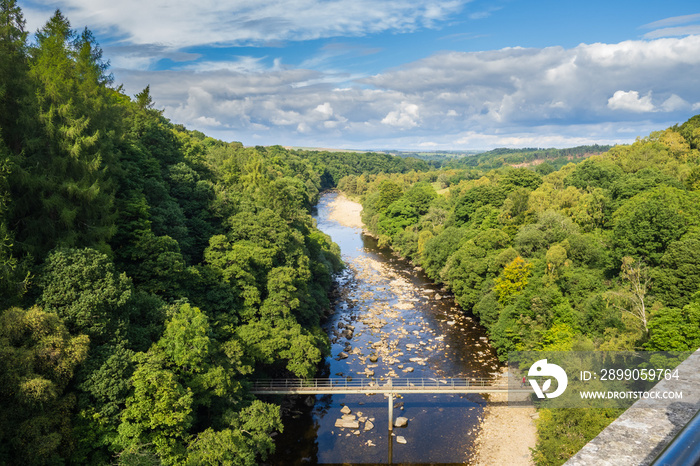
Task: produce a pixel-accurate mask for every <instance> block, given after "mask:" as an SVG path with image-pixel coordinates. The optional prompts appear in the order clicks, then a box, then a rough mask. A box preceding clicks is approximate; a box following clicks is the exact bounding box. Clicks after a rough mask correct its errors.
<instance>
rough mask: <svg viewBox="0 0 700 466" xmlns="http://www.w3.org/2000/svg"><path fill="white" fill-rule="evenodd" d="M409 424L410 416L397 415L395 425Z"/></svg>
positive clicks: (404, 425) (403, 425)
mask: <svg viewBox="0 0 700 466" xmlns="http://www.w3.org/2000/svg"><path fill="white" fill-rule="evenodd" d="M407 425H408V418H405V417H397V418H396V420H395V421H394V427H406V426H407Z"/></svg>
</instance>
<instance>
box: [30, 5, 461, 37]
mask: <svg viewBox="0 0 700 466" xmlns="http://www.w3.org/2000/svg"><path fill="white" fill-rule="evenodd" d="M466 1H467V0H393V1H387V2H375V1H373V0H353V1H352V2H348V1H343V0H325V1H323V0H237V1H235V2H231V1H226V0H201V1H199V2H193V1H190V0H170V1H168V2H167V5H165V4H164V3H163V2H149V1H146V2H144V1H142V0H121V1H113V0H63V1H61V2H60V7H61V9H62V10H63V12H64V13H65V14H66V16H67V17H68V18H70V19H71V22H72V23H73V25H74V26H79V27H82V25H87V24H89V25H90V28H91V29H93V30H96V31H99V32H100V33H101V34H106V33H109V34H110V35H113V36H116V37H120V38H122V39H123V40H124V41H125V42H128V43H131V44H140V45H143V44H158V45H163V46H167V47H172V48H181V47H187V46H195V45H203V44H222V45H223V44H228V45H235V44H249V43H256V44H257V43H269V42H272V41H279V40H309V39H318V38H324V37H338V36H362V35H365V34H368V33H375V32H382V31H402V32H405V31H413V30H416V29H418V28H423V27H432V26H434V24H435V23H436V22H437V21H443V20H446V19H448V18H449V17H450V16H451V15H453V14H455V13H457V12H459V11H460V10H461V9H462V7H463V5H464V3H466ZM42 4H43V5H45V6H46V9H51V10H53V9H54V8H55V7H56V1H55V0H37V1H35V2H34V8H33V9H32V10H31V11H30V13H31V20H32V21H31V24H41V23H42V21H40V20H39V18H38V17H39V16H40V14H41V10H40V9H39V8H38V6H39V5H42ZM25 11H26V10H25ZM45 11H46V10H44V12H43V14H44V15H45V16H44V19H43V21H45V20H46V19H48V15H50V14H51V12H52V11H51V12H49V13H48V15H47V13H45Z"/></svg>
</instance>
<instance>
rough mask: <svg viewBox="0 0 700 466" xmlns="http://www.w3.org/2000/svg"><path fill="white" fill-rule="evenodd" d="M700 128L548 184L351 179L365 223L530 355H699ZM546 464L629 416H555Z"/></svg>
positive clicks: (513, 179)
mask: <svg viewBox="0 0 700 466" xmlns="http://www.w3.org/2000/svg"><path fill="white" fill-rule="evenodd" d="M699 149H700V115H698V116H695V117H693V118H691V119H690V120H688V121H687V122H685V123H683V124H681V125H676V126H674V127H672V128H668V129H666V130H664V131H658V132H654V133H652V134H650V135H649V136H648V137H645V138H640V139H638V140H637V141H636V142H634V143H633V144H631V145H627V146H615V147H613V148H611V149H610V150H608V151H607V152H606V153H604V154H602V155H597V156H590V157H588V158H585V159H583V161H580V162H579V163H577V164H574V163H569V164H567V165H565V166H563V167H562V168H561V169H560V170H557V171H548V172H547V173H543V172H541V171H540V170H538V169H537V168H538V167H541V166H542V165H538V166H537V167H527V168H525V167H521V168H513V167H509V166H501V167H500V168H498V169H494V170H485V169H472V170H468V171H459V170H454V169H453V170H443V171H440V172H425V173H413V174H408V175H405V174H395V175H377V176H371V177H362V176H360V177H357V176H348V177H346V178H344V179H342V180H341V181H340V183H339V187H340V188H341V189H343V190H345V191H346V192H348V193H350V194H352V195H355V196H359V197H360V198H361V201H362V203H363V206H364V210H363V220H364V222H365V224H366V225H367V227H368V229H369V230H370V231H371V232H372V233H373V234H375V235H376V236H377V237H378V238H379V241H380V244H385V245H389V246H391V247H392V248H394V250H396V251H398V252H399V253H400V254H401V255H402V256H404V257H406V258H409V259H410V260H411V261H413V262H414V263H415V264H417V265H420V266H421V267H422V268H423V269H424V270H425V272H426V273H427V274H428V276H429V277H430V278H432V279H433V280H435V281H436V282H439V283H444V284H445V285H446V286H447V287H448V288H449V289H450V290H451V291H452V292H453V293H454V296H455V299H456V301H457V302H458V303H459V304H460V306H461V307H462V308H463V309H464V310H465V311H467V312H471V313H473V314H474V315H475V316H476V317H478V319H479V321H480V322H481V324H482V325H484V326H485V327H486V329H487V330H488V333H489V335H490V340H491V343H492V344H493V345H494V346H495V348H496V349H497V351H498V354H499V355H500V357H501V358H502V359H503V360H504V361H505V360H506V359H507V356H508V353H509V352H511V351H516V350H517V351H521V350H551V351H569V350H578V351H584V350H635V349H643V350H658V351H686V350H695V349H697V348H698V347H700V151H699ZM540 414H541V417H540V421H539V425H538V431H539V442H538V446H537V450H536V460H537V461H538V463H539V464H561V463H563V462H564V461H565V460H566V459H567V458H568V457H570V456H571V455H572V454H573V453H575V452H576V451H578V449H580V448H581V447H582V446H583V445H584V444H585V442H586V441H587V440H589V439H590V438H592V437H593V436H595V435H596V434H597V432H599V431H600V430H601V429H602V428H603V427H605V425H607V424H608V423H609V422H610V421H612V420H613V419H614V418H615V417H616V416H617V415H618V414H619V411H615V410H593V409H585V410H584V409H582V410H574V409H561V410H543V412H541V413H540Z"/></svg>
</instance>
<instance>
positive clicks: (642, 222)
mask: <svg viewBox="0 0 700 466" xmlns="http://www.w3.org/2000/svg"><path fill="white" fill-rule="evenodd" d="M699 201H700V198H698V196H697V195H696V194H695V193H689V192H687V191H682V190H679V189H677V188H671V187H665V186H661V187H657V188H654V189H652V190H650V191H645V192H643V193H640V194H638V195H636V196H634V197H632V198H631V199H629V200H627V201H626V202H625V203H623V204H622V206H621V207H620V208H619V209H618V210H617V212H615V215H614V217H613V222H614V225H613V233H614V238H615V246H616V250H617V251H619V252H617V256H618V258H619V259H621V258H622V256H627V255H629V256H635V257H642V258H645V259H646V260H647V261H648V262H649V264H650V265H651V266H657V265H659V263H660V261H661V257H662V256H663V254H664V252H665V251H666V248H667V247H668V246H669V245H670V244H671V243H672V242H674V241H677V240H678V239H679V238H680V237H681V236H683V234H684V233H685V232H687V231H688V230H689V229H690V228H691V227H695V226H697V225H698V219H700V202H699Z"/></svg>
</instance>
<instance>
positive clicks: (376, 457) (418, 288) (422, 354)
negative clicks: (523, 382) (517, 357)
mask: <svg viewBox="0 0 700 466" xmlns="http://www.w3.org/2000/svg"><path fill="white" fill-rule="evenodd" d="M336 196H337V194H336V193H326V194H324V195H323V196H322V197H321V200H320V202H319V204H318V206H317V214H316V219H317V222H318V227H319V229H321V230H322V231H323V232H325V233H327V234H328V235H330V236H331V238H332V239H333V241H335V242H336V243H337V244H338V245H339V246H340V248H341V252H342V255H343V260H344V261H345V263H346V264H347V268H346V270H345V271H344V272H342V273H341V274H340V275H339V276H338V277H337V282H338V289H339V293H338V296H337V297H336V299H335V301H334V303H333V306H334V311H335V312H334V314H333V315H332V316H331V317H330V318H329V319H328V321H327V322H326V323H325V328H326V330H327V331H328V334H329V337H330V339H331V342H332V351H331V356H330V357H329V358H327V361H326V367H325V371H324V372H325V373H324V374H321V375H320V376H322V377H325V376H328V377H352V378H353V379H355V380H357V378H365V379H370V378H375V379H377V380H378V381H381V383H385V381H386V378H387V377H412V378H426V379H429V378H440V377H488V376H490V375H491V374H492V373H493V372H495V371H497V370H498V368H499V366H498V360H497V358H496V355H495V352H494V351H493V350H492V349H491V347H490V346H489V345H488V342H487V339H486V335H485V332H484V330H483V328H482V327H480V326H479V325H478V324H477V323H476V322H475V321H474V320H473V319H472V317H471V316H469V315H467V314H466V313H464V312H463V311H462V310H460V309H459V308H458V307H457V305H456V304H455V302H454V300H453V299H452V296H451V295H449V294H447V293H445V292H444V291H443V290H442V289H441V288H440V287H439V286H436V285H435V284H433V283H432V282H431V281H430V280H429V279H428V278H427V277H426V276H425V275H424V274H423V273H422V272H420V271H417V270H415V269H414V267H413V266H412V265H411V264H409V263H408V262H406V261H404V260H401V259H400V258H397V257H396V256H394V255H392V253H391V251H390V250H388V249H381V248H378V247H377V242H376V240H374V239H373V238H371V237H369V236H366V235H363V234H362V232H361V230H360V229H358V228H349V227H345V226H342V225H340V224H339V223H337V222H335V221H332V220H330V219H329V213H330V208H329V204H330V203H331V202H332V201H333V200H334V199H335V197H336ZM346 355H347V357H345V356H346ZM306 401H307V402H308V405H312V406H308V407H307V406H306V405H304V404H303V403H300V404H299V406H296V407H295V408H293V409H291V415H289V416H287V417H286V418H285V431H284V432H283V433H282V434H281V435H279V436H278V437H277V439H276V443H277V453H276V454H275V456H274V458H272V459H271V462H272V464H275V465H292V464H390V462H391V464H464V463H465V462H467V463H468V460H469V458H470V456H471V455H472V453H473V442H474V440H475V439H476V435H477V433H478V420H479V416H480V415H481V413H482V411H483V407H484V405H485V400H484V399H483V398H482V397H481V396H479V395H449V394H437V395H432V394H430V395H425V394H408V395H404V396H403V397H402V398H400V399H395V401H394V403H395V408H394V418H396V417H398V416H402V417H406V418H408V425H407V426H406V427H403V428H395V429H394V435H393V436H392V435H391V434H390V433H389V431H388V413H387V411H388V409H387V399H386V398H385V396H384V395H372V396H368V395H333V396H331V395H327V396H323V397H321V396H317V397H316V399H315V402H314V401H313V399H307V400H306ZM346 405H347V406H348V407H349V408H350V409H351V410H352V414H355V415H357V416H358V418H360V419H361V420H363V419H364V420H365V421H364V422H360V429H342V428H338V427H335V423H336V420H337V419H339V418H340V417H341V415H342V413H341V411H340V410H341V408H342V407H343V406H346ZM366 421H370V422H371V423H372V424H373V425H374V427H373V428H371V429H370V430H364V427H365V426H366V425H367V424H366ZM397 436H401V437H403V438H404V439H405V441H406V443H405V444H399V443H397V438H398V437H397Z"/></svg>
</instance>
